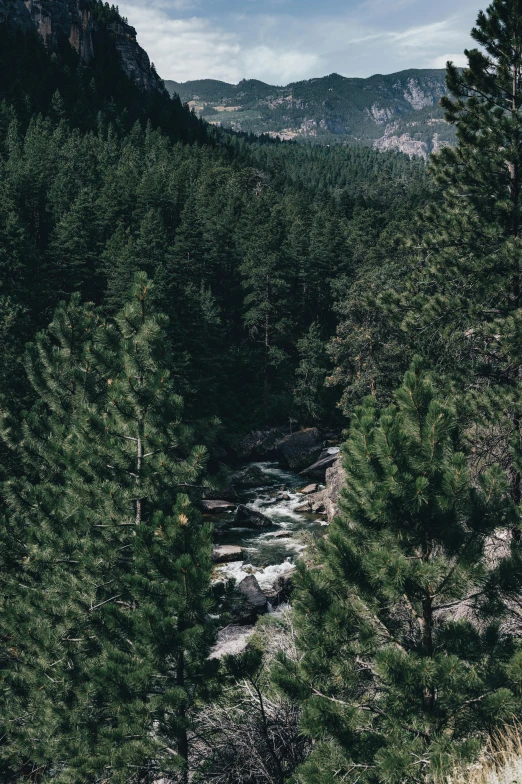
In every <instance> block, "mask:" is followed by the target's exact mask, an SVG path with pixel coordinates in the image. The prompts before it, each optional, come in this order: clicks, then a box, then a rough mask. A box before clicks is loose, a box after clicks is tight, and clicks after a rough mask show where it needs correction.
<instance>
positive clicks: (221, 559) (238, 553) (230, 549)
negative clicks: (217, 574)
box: [212, 544, 244, 563]
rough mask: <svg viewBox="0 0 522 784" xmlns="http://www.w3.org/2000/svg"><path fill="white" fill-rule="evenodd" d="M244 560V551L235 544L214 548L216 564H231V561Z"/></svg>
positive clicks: (213, 557)
mask: <svg viewBox="0 0 522 784" xmlns="http://www.w3.org/2000/svg"><path fill="white" fill-rule="evenodd" d="M243 558H244V555H243V550H242V549H241V547H238V546H237V545H234V544H223V545H219V546H218V547H214V552H213V553H212V560H213V561H214V563H231V561H242V560H243Z"/></svg>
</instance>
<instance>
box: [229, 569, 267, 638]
mask: <svg viewBox="0 0 522 784" xmlns="http://www.w3.org/2000/svg"><path fill="white" fill-rule="evenodd" d="M267 610H268V598H267V596H266V594H265V593H263V591H262V590H261V587H260V585H259V583H258V582H257V579H256V578H255V577H254V575H253V574H249V575H248V577H245V579H244V580H242V581H241V582H240V583H239V585H238V586H237V588H236V596H235V600H234V602H233V606H232V607H231V614H232V617H233V618H234V621H235V622H236V623H238V624H241V625H245V624H254V623H255V622H256V620H257V618H258V617H259V616H260V615H264V614H265V613H266V612H267Z"/></svg>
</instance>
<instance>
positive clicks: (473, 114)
mask: <svg viewBox="0 0 522 784" xmlns="http://www.w3.org/2000/svg"><path fill="white" fill-rule="evenodd" d="M471 34H472V37H473V38H474V40H475V41H476V42H477V43H478V44H479V45H480V47H481V48H480V49H472V50H470V51H466V55H467V57H468V66H467V68H464V69H463V70H459V69H457V68H456V67H455V66H454V65H453V64H451V63H449V64H448V76H447V83H448V88H449V90H450V93H451V95H450V97H445V98H443V99H442V102H441V103H442V106H443V107H444V108H445V110H446V119H447V120H448V121H449V122H450V123H453V124H455V125H456V128H457V138H458V143H457V146H456V147H455V148H450V147H447V148H445V149H443V150H442V151H441V152H440V153H439V154H438V155H436V156H435V157H434V159H433V162H432V171H433V173H434V175H435V178H436V181H437V182H438V183H439V185H441V186H442V188H443V189H444V199H443V202H442V204H440V205H437V204H434V205H432V206H430V208H429V209H428V210H427V211H426V213H425V216H424V227H425V237H424V242H423V246H424V247H423V249H422V251H421V253H422V258H421V259H420V263H419V264H418V265H416V267H415V271H414V273H413V275H412V278H411V281H410V285H409V286H408V287H407V289H406V292H405V295H404V296H403V297H402V298H401V313H400V318H402V317H403V316H404V313H405V312H406V318H405V319H404V322H403V323H404V327H405V329H406V331H407V333H408V341H409V342H410V344H412V345H415V346H416V347H417V350H418V351H421V352H422V353H423V354H429V355H431V357H432V358H433V361H434V362H436V363H438V364H439V366H440V367H441V369H443V370H444V371H445V372H446V373H447V374H448V377H449V378H450V379H451V380H452V382H453V383H455V384H456V385H457V387H458V388H460V389H461V390H466V400H467V403H468V404H469V406H470V407H469V408H468V413H469V414H470V415H471V419H472V420H475V421H476V420H477V419H480V420H484V421H485V422H487V424H486V425H485V426H484V427H481V428H479V429H478V430H477V431H476V433H477V435H478V439H477V440H478V443H477V445H476V448H477V451H478V452H480V454H481V455H483V456H484V457H485V459H488V460H490V461H501V462H502V463H503V464H504V465H506V466H509V468H510V480H511V486H512V496H513V499H514V500H515V501H516V503H520V501H521V498H522V484H521V470H520V469H521V456H522V442H521V416H522V411H521V409H520V397H521V392H522V388H521V386H520V381H521V378H522V354H521V352H520V348H519V346H520V341H519V339H518V335H519V333H520V325H521V319H522V309H521V305H522V302H521V291H522V289H521V263H522V234H521V233H522V144H521V141H522V3H521V2H520V0H494V2H493V3H492V4H491V5H490V6H489V8H488V9H487V11H486V12H485V13H484V12H481V13H480V14H479V16H478V19H477V25H476V27H475V28H474V29H473V30H472V33H471Z"/></svg>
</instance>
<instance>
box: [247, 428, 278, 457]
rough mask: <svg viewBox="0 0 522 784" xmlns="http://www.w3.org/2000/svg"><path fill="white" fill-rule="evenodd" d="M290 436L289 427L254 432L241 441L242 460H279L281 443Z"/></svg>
mask: <svg viewBox="0 0 522 784" xmlns="http://www.w3.org/2000/svg"><path fill="white" fill-rule="evenodd" d="M287 434H288V427H284V426H283V427H272V428H269V429H268V430H254V431H252V433H250V434H249V435H248V436H246V438H244V439H243V441H241V443H240V444H239V446H238V448H237V453H238V456H239V458H240V459H241V460H245V461H246V460H270V459H276V458H277V446H278V443H279V441H280V440H281V439H282V438H284V437H285V436H286V435H287Z"/></svg>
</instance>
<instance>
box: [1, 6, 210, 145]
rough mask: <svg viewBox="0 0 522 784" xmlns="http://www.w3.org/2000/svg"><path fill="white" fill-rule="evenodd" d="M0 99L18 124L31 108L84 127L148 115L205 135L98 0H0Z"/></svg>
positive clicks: (193, 135)
mask: <svg viewBox="0 0 522 784" xmlns="http://www.w3.org/2000/svg"><path fill="white" fill-rule="evenodd" d="M0 101H7V102H8V103H9V104H11V105H12V106H13V107H14V108H15V110H16V112H17V114H18V117H19V119H20V120H22V121H23V122H24V123H25V122H28V121H29V120H30V118H31V116H32V115H34V114H37V113H42V114H44V115H47V114H50V115H52V116H53V117H61V118H64V119H65V118H67V120H68V122H70V123H72V124H73V125H74V126H76V127H78V128H81V129H82V130H94V129H97V128H98V126H99V123H100V122H102V123H108V122H110V123H113V124H114V125H115V126H117V127H118V128H120V129H121V130H129V129H130V128H131V127H132V125H133V124H134V123H135V122H136V121H140V122H141V123H146V122H147V121H150V122H151V123H152V124H153V126H155V127H161V128H162V129H163V130H164V131H165V132H167V133H168V134H169V136H170V137H171V138H172V139H177V140H183V141H194V140H200V141H207V140H208V139H209V134H208V126H206V125H204V123H203V122H202V121H201V120H199V119H198V118H197V117H195V116H194V114H193V113H192V112H190V111H189V110H188V109H187V107H184V106H182V104H181V102H180V100H179V99H178V98H176V99H172V98H171V97H170V96H169V94H168V93H167V91H166V90H165V87H164V84H163V82H162V80H161V79H160V78H159V76H158V74H157V73H156V70H155V68H154V66H153V65H152V64H151V62H150V60H149V57H148V55H147V53H146V52H145V51H144V50H143V49H142V48H141V47H140V45H139V44H138V42H137V40H136V31H135V30H134V28H133V27H131V26H130V25H129V24H128V23H127V20H126V19H124V18H123V17H122V16H121V15H120V14H119V12H118V9H117V8H116V7H115V6H110V5H109V4H108V3H103V2H102V1H101V0H27V2H23V0H0ZM212 134H215V131H212Z"/></svg>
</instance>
